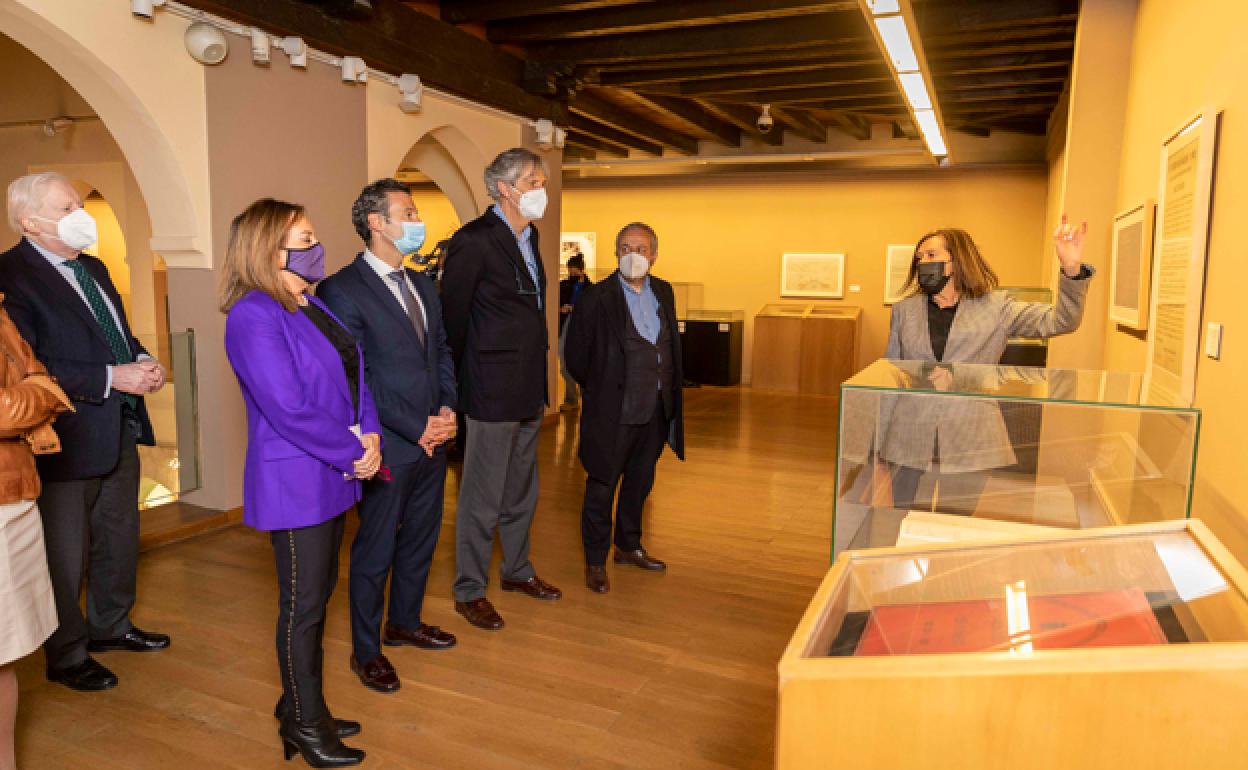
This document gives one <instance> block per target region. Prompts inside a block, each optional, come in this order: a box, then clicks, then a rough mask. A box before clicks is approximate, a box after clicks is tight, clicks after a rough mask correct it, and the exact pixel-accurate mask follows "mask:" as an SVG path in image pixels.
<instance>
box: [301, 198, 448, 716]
mask: <svg viewBox="0 0 1248 770" xmlns="http://www.w3.org/2000/svg"><path fill="white" fill-rule="evenodd" d="M351 221H352V224H354V225H355V231H356V232H357V233H359V234H360V237H361V238H362V239H364V244H365V247H366V248H365V249H364V252H363V253H362V254H360V255H359V256H357V257H356V258H355V261H354V262H352V263H351V264H349V265H347V266H346V267H345V268H343V269H342V270H340V271H339V272H338V273H336V274H335V275H333V276H331V277H330V278H328V279H326V280H325V281H324V282H322V283H321V285H320V287H319V288H318V289H317V295H318V296H319V297H320V298H321V299H322V300H324V301H325V304H326V305H327V306H328V307H329V309H330V310H331V311H333V313H334V315H336V316H337V317H338V318H339V320H341V321H342V322H343V323H344V324H345V325H346V326H347V328H348V329H350V330H351V333H352V334H353V335H355V338H356V340H357V341H358V342H359V343H360V346H361V347H362V348H363V350H364V366H365V369H364V377H365V381H366V383H367V384H368V388H369V390H370V391H372V394H373V400H374V401H375V402H376V404H377V414H378V417H380V419H381V428H382V461H383V462H384V463H385V464H386V467H387V468H388V469H389V478H388V479H387V478H380V479H374V480H372V481H370V482H368V483H367V484H365V485H364V497H363V499H362V500H360V504H359V506H358V510H359V514H360V528H359V530H358V531H357V532H356V535H355V540H354V541H353V542H352V544H351V588H350V594H351V639H352V655H351V670H352V671H354V672H355V673H356V674H357V675H358V676H359V677H360V681H361V682H363V684H364V685H365V686H366V687H370V688H372V689H374V690H377V691H378V692H385V693H389V692H394V691H396V690H398V689H399V677H398V674H397V673H395V670H394V666H392V665H391V664H390V661H389V660H387V659H386V656H385V655H383V654H382V653H381V645H382V643H385V644H386V645H387V646H392V647H393V646H398V645H411V646H414V647H421V648H424V649H428V650H440V649H446V648H448V647H452V646H454V645H455V637H454V636H453V635H452V634H450V633H447V632H446V631H443V630H442V629H440V628H438V627H437V626H431V625H428V624H426V623H423V622H421V613H420V608H421V605H422V604H423V603H424V599H425V584H426V583H427V581H428V578H429V567H430V565H431V564H432V563H433V550H434V546H436V545H437V542H438V531H439V530H440V528H441V525H442V498H443V489H444V487H445V482H446V451H445V449H444V448H443V446H442V445H443V444H444V443H445V442H446V441H447V440H448V439H449V438H450V437H451V436H452V435H453V434H454V432H455V407H456V403H457V401H456V393H455V370H454V364H453V363H452V361H451V351H450V348H449V347H447V344H446V332H445V331H444V330H443V327H442V306H441V304H440V303H439V301H438V296H437V292H436V291H435V290H434V288H433V282H432V281H430V280H429V278H428V276H425V275H423V274H421V273H418V272H416V271H415V270H407V269H405V268H404V267H403V260H404V259H406V258H407V256H408V255H410V254H414V253H415V252H416V251H418V250H419V249H420V247H421V245H422V244H423V243H424V240H425V223H424V222H422V221H420V216H419V215H418V213H417V211H416V204H415V203H413V202H412V196H411V193H410V192H409V191H408V188H407V185H405V184H403V183H402V182H399V181H397V180H394V179H381V180H378V181H376V182H373V183H372V184H370V185H369V186H367V187H365V188H364V190H363V191H362V192H361V193H360V196H359V197H358V198H357V199H356V201H355V205H353V206H352V207H351ZM387 578H390V612H389V615H388V619H387V622H386V624H385V629H384V632H383V630H382V628H381V619H382V610H383V609H384V607H385V599H386V579H387Z"/></svg>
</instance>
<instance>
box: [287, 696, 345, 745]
mask: <svg viewBox="0 0 1248 770" xmlns="http://www.w3.org/2000/svg"><path fill="white" fill-rule="evenodd" d="M273 718H274V719H276V720H277V721H279V722H281V721H282V720H283V719H285V718H286V697H285V696H282V697H280V698H278V699H277V705H276V706H274V707H273ZM334 727H335V728H337V729H338V737H339V738H350V737H351V736H352V735H359V734H360V730H361V729H362V728H361V727H360V723H359V722H353V721H351V720H350V719H335V720H334Z"/></svg>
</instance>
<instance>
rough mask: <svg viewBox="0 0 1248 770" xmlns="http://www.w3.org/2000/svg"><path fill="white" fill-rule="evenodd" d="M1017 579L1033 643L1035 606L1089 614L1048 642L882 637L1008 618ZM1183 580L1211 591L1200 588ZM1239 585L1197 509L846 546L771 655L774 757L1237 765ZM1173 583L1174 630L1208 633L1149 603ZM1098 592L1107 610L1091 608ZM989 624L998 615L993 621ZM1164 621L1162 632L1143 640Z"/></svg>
mask: <svg viewBox="0 0 1248 770" xmlns="http://www.w3.org/2000/svg"><path fill="white" fill-rule="evenodd" d="M1152 535H1155V536H1156V537H1155V538H1153V539H1150V538H1149V536H1152ZM1115 538H1118V540H1117V541H1115V540H1114V539H1115ZM1176 543H1177V544H1178V547H1179V550H1181V551H1182V553H1181V554H1176ZM1011 549H1013V550H1011ZM1110 553H1112V557H1109V556H1107V557H1106V558H1102V559H1100V560H1098V559H1097V558H1095V556H1096V554H1110ZM1194 554H1195V555H1197V556H1199V558H1193V555H1194ZM950 562H954V563H952V564H951V563H950ZM977 570H978V571H977ZM934 574H935V575H937V576H938V577H937V578H933V577H932V576H933V575H934ZM1124 574H1130V575H1131V576H1132V577H1131V581H1133V582H1132V583H1131V584H1129V585H1128V584H1127V583H1126V582H1124V581H1123V580H1121V579H1120V576H1122V575H1124ZM881 575H883V576H885V577H886V578H887V579H883V580H882V579H881V578H880V576H881ZM968 575H970V576H979V577H981V578H982V577H983V576H985V575H989V576H991V577H992V578H993V579H988V580H982V581H980V582H975V578H974V577H968ZM1022 575H1029V576H1030V577H1029V583H1028V585H1029V587H1030V589H1031V593H1032V595H1031V597H1030V599H1028V598H1027V597H1026V595H1024V598H1023V607H1024V610H1023V611H1024V612H1025V611H1026V608H1027V607H1030V611H1031V621H1030V624H1031V625H1030V626H1029V627H1030V628H1033V629H1035V631H1034V633H1035V634H1036V637H1037V639H1043V638H1045V637H1044V633H1045V630H1044V629H1045V628H1046V626H1045V624H1046V623H1049V624H1050V625H1049V626H1048V627H1050V628H1051V627H1052V624H1053V623H1055V622H1056V623H1060V622H1061V619H1060V618H1059V619H1058V620H1056V621H1054V620H1052V619H1049V620H1046V617H1048V616H1047V615H1046V613H1049V614H1052V613H1057V614H1058V615H1062V614H1063V613H1065V614H1066V615H1068V616H1069V615H1071V614H1074V615H1078V614H1079V613H1081V612H1084V611H1086V612H1087V613H1088V617H1089V618H1094V619H1096V620H1095V621H1085V623H1084V624H1083V625H1082V626H1078V627H1079V628H1080V629H1085V630H1087V634H1084V635H1082V636H1079V638H1078V639H1076V638H1074V636H1072V635H1071V634H1067V635H1066V636H1065V637H1061V638H1058V640H1057V641H1056V642H1053V643H1052V645H1051V646H1052V647H1058V649H1052V648H1046V647H1045V646H1044V645H1042V644H1040V643H1039V642H1037V643H1036V645H1035V647H1034V649H1033V648H1032V646H1031V645H1030V644H1028V645H1021V646H1019V645H1014V646H1011V647H1010V649H1001V648H1000V647H998V648H996V649H997V651H991V652H956V653H944V654H898V653H904V652H906V651H908V650H910V651H912V650H911V648H910V647H908V646H906V645H897V646H894V647H893V648H892V649H891V651H890V653H891V654H884V655H881V654H879V649H877V648H880V647H881V642H880V641H879V638H878V636H879V634H882V633H886V632H887V631H888V626H889V624H890V623H891V624H893V625H894V626H897V625H898V624H901V628H902V631H903V634H902V635H901V636H900V637H894V640H893V641H896V639H898V638H901V639H908V640H909V642H908V643H907V644H914V645H918V644H920V643H923V644H927V643H931V644H933V645H936V646H937V647H938V646H939V645H940V644H945V643H946V642H947V643H948V644H949V645H953V646H954V647H955V648H956V647H957V645H958V644H959V643H966V642H967V640H968V639H972V638H977V635H978V636H979V637H982V636H983V635H984V633H987V632H986V631H984V629H983V628H979V629H978V630H976V628H972V627H973V626H974V625H975V622H976V618H980V616H986V615H987V614H988V613H990V612H995V611H999V612H1000V614H1001V615H1002V616H1004V614H1005V610H1004V609H1003V605H1007V604H1010V596H1009V594H1010V589H1009V586H1011V585H1021V580H1019V578H1020V576H1022ZM873 580H875V581H876V582H875V583H872V581H873ZM1012 581H1018V582H1017V583H1014V582H1012ZM1193 584H1195V585H1197V586H1198V587H1199V586H1213V590H1209V591H1206V592H1204V593H1201V592H1200V591H1196V592H1195V593H1193V591H1192V586H1193ZM1176 586H1178V588H1176ZM1002 588H1005V592H1004V595H1003V594H1002V592H1001V590H1000V589H1002ZM1246 589H1248V572H1245V569H1244V567H1243V566H1241V565H1240V564H1239V562H1237V561H1236V560H1235V559H1234V558H1233V557H1232V556H1231V555H1230V553H1229V552H1228V551H1227V550H1226V549H1225V548H1224V547H1223V546H1222V545H1221V544H1220V543H1219V542H1218V541H1217V539H1216V538H1215V537H1214V536H1213V535H1212V534H1210V532H1209V531H1208V529H1207V528H1205V527H1204V526H1203V524H1201V523H1200V522H1199V521H1173V522H1158V523H1152V524H1140V525H1134V526H1128V527H1110V528H1105V529H1100V530H1086V531H1078V532H1061V531H1059V532H1056V533H1052V534H1033V535H1032V536H1029V537H1027V538H1025V540H1024V541H1020V542H1004V543H984V544H978V545H974V546H972V545H967V544H959V543H950V544H937V545H926V546H911V547H900V548H891V549H877V550H871V551H860V552H848V553H845V554H842V555H841V557H840V558H839V559H838V560H837V562H836V564H835V565H834V566H833V567H832V569H831V570H830V571H829V572H828V575H827V577H826V578H825V579H824V581H823V583H822V585H821V587H820V588H819V590H818V592H817V593H816V595H815V597H814V600H813V601H812V603H811V605H810V607H809V609H808V610H807V612H806V615H805V617H804V618H803V619H802V621H801V623H800V625H799V626H798V628H797V630H796V632H795V633H794V635H793V638H792V641H791V643H790V644H789V647H788V649H787V650H786V652H785V653H784V656H783V658H782V659H781V661H780V664H779V711H778V734H777V749H776V752H777V753H776V767H778V768H784V769H785V770H790V769H791V770H798V769H800V770H811V769H813V768H834V767H835V768H847V769H852V770H866V769H867V768H875V769H878V770H885V769H887V770H895V769H901V768H904V770H936V769H937V768H939V769H941V770H945V769H948V770H1001V769H1003V768H1009V770H1052V769H1053V768H1061V770H1104V769H1105V768H1129V769H1130V770H1143V769H1144V768H1157V770H1174V769H1175V768H1200V770H1211V769H1213V768H1226V769H1227V770H1229V769H1230V768H1243V767H1246V766H1248V730H1245V729H1244V725H1245V724H1248V634H1246V633H1245V631H1246V630H1248V602H1246V601H1245V599H1244V595H1245V591H1246ZM1176 590H1177V591H1178V594H1177V596H1178V597H1181V598H1182V599H1183V601H1178V599H1176V602H1177V606H1178V607H1179V609H1177V610H1176V611H1175V612H1177V613H1179V615H1180V616H1181V618H1184V620H1182V623H1181V627H1182V628H1196V629H1202V630H1203V634H1204V639H1208V640H1211V641H1205V640H1204V639H1188V638H1186V637H1184V636H1183V634H1182V633H1179V634H1178V636H1177V637H1175V636H1174V633H1172V632H1174V628H1178V626H1175V624H1174V622H1170V621H1173V618H1174V616H1173V613H1172V615H1171V616H1169V617H1170V621H1167V616H1164V615H1163V613H1162V611H1160V610H1158V607H1159V605H1160V606H1161V610H1168V608H1169V606H1168V605H1165V603H1164V602H1160V603H1159V602H1158V601H1157V600H1156V597H1157V596H1161V595H1163V594H1164V592H1165V591H1170V592H1173V591H1176ZM873 591H874V592H873ZM1185 591H1186V592H1185ZM1072 592H1075V593H1072ZM1164 595H1173V594H1172V593H1171V594H1164ZM1003 596H1004V598H1003ZM1193 596H1194V597H1195V598H1194V599H1193V598H1192V597H1193ZM862 597H869V601H868V600H864V599H863V598H862ZM1076 599H1077V601H1076ZM855 601H857V602H858V605H857V609H858V610H859V611H855ZM864 601H866V604H865V605H864V604H863V602H864ZM915 602H918V604H915ZM994 602H995V604H994ZM1115 603H1116V604H1115ZM1085 605H1086V606H1085ZM1094 605H1095V606H1094ZM1108 605H1114V607H1113V608H1111V609H1110V610H1109V613H1110V614H1108V615H1105V616H1104V617H1107V618H1109V620H1108V621H1101V620H1099V618H1101V617H1102V615H1100V614H1098V613H1102V612H1105V607H1106V606H1108ZM1128 605H1130V607H1131V608H1135V609H1131V611H1127V610H1126V609H1123V608H1125V607H1128ZM863 606H867V607H869V612H864V611H861V610H862V607H863ZM916 606H917V607H921V608H922V609H923V610H924V611H925V612H926V613H927V614H926V615H925V617H924V619H923V622H922V623H913V618H910V616H909V615H907V614H906V613H908V612H910V613H913V608H914V607H916ZM994 607H995V609H994ZM1137 609H1138V610H1139V611H1138V612H1137V611H1136V610H1137ZM1150 609H1151V610H1152V612H1150ZM942 612H943V613H944V614H943V615H942V614H941V613H942ZM1153 612H1155V613H1156V619H1155V618H1154V616H1153V614H1152V613H1153ZM946 616H948V617H946ZM868 617H869V620H866V618H868ZM851 621H852V622H855V623H858V627H857V628H853V627H851ZM860 621H861V622H860ZM907 621H910V622H912V623H913V625H912V626H906V625H904V624H905V623H906V622H907ZM1013 621H1014V618H1011V623H1013ZM993 622H1000V623H1001V626H1002V627H1003V626H1004V620H1003V618H995V619H994V620H993ZM968 624H969V625H968ZM920 628H921V630H920ZM994 628H996V627H994ZM846 629H848V631H847V630H846ZM942 629H943V630H942ZM996 630H997V631H998V632H999V631H1001V629H999V628H997V629H996ZM1180 630H1181V629H1180ZM850 632H852V633H853V634H859V636H857V637H855V638H856V639H860V640H861V641H858V642H856V643H857V644H858V645H859V647H858V651H857V652H856V653H855V652H850V653H848V654H845V653H835V652H833V653H829V650H835V649H836V646H835V645H836V644H838V643H840V642H841V641H842V637H843V636H845V635H846V634H847V633H850ZM946 632H947V634H946ZM906 633H909V634H910V636H906V635H905V634H906ZM872 634H875V635H876V636H872ZM917 634H925V635H926V636H925V637H924V638H922V639H919V638H918V637H917V636H916V635H917ZM942 634H946V636H942ZM1097 634H1101V638H1100V639H1099V641H1098V640H1096V639H1094V637H1095V636H1096V635H1097ZM1159 634H1161V635H1162V636H1161V637H1159V638H1161V641H1157V640H1151V638H1150V639H1145V638H1144V637H1149V636H1150V635H1151V636H1157V635H1159ZM1196 635H1199V634H1196ZM1010 638H1011V639H1013V638H1014V635H1013V634H1011V635H1010ZM1053 638H1054V637H1049V639H1050V640H1052V639H1053ZM941 639H944V642H941V641H940V640H941ZM1167 640H1168V641H1167ZM1226 640H1232V641H1226ZM1176 641H1181V642H1186V643H1174V642H1176ZM1007 644H1010V645H1013V642H1012V641H1011V642H1008V643H1007ZM1097 644H1103V645H1106V646H1096V645H1097ZM1119 645H1126V646H1119ZM902 647H904V648H905V649H901V648H902ZM933 649H935V648H933ZM981 649H982V648H981ZM838 655H839V656H838Z"/></svg>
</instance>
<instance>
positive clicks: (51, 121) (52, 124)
mask: <svg viewBox="0 0 1248 770" xmlns="http://www.w3.org/2000/svg"><path fill="white" fill-rule="evenodd" d="M72 125H74V119H73V118H64V117H62V118H48V119H47V121H45V122H44V124H43V133H44V136H56V135H57V134H59V133H61V132H62V131H65V130H67V129H68V128H69V127H70V126H72Z"/></svg>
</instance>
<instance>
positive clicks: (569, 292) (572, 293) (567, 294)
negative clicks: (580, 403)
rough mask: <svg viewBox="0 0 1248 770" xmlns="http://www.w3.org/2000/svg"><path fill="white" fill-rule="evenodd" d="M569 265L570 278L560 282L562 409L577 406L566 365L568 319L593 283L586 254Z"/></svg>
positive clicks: (571, 259)
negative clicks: (587, 269) (564, 353)
mask: <svg viewBox="0 0 1248 770" xmlns="http://www.w3.org/2000/svg"><path fill="white" fill-rule="evenodd" d="M567 265H568V277H567V278H564V279H563V280H562V281H560V282H559V373H560V374H561V375H563V404H561V405H560V408H561V409H562V408H567V409H571V408H573V407H575V406H576V404H577V399H576V380H573V379H572V375H571V374H570V373H569V372H568V367H567V364H565V363H564V359H563V348H564V344H565V343H566V342H567V339H568V318H570V317H571V316H572V309H573V308H574V307H575V306H576V300H577V298H579V297H580V294H581V292H582V291H583V290H584V289H585V287H587V286H589V285H590V283H591V281H590V280H589V276H587V275H585V255H584V254H582V253H581V252H579V251H578V252H576V253H575V254H573V255H572V256H570V257H568V263H567Z"/></svg>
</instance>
